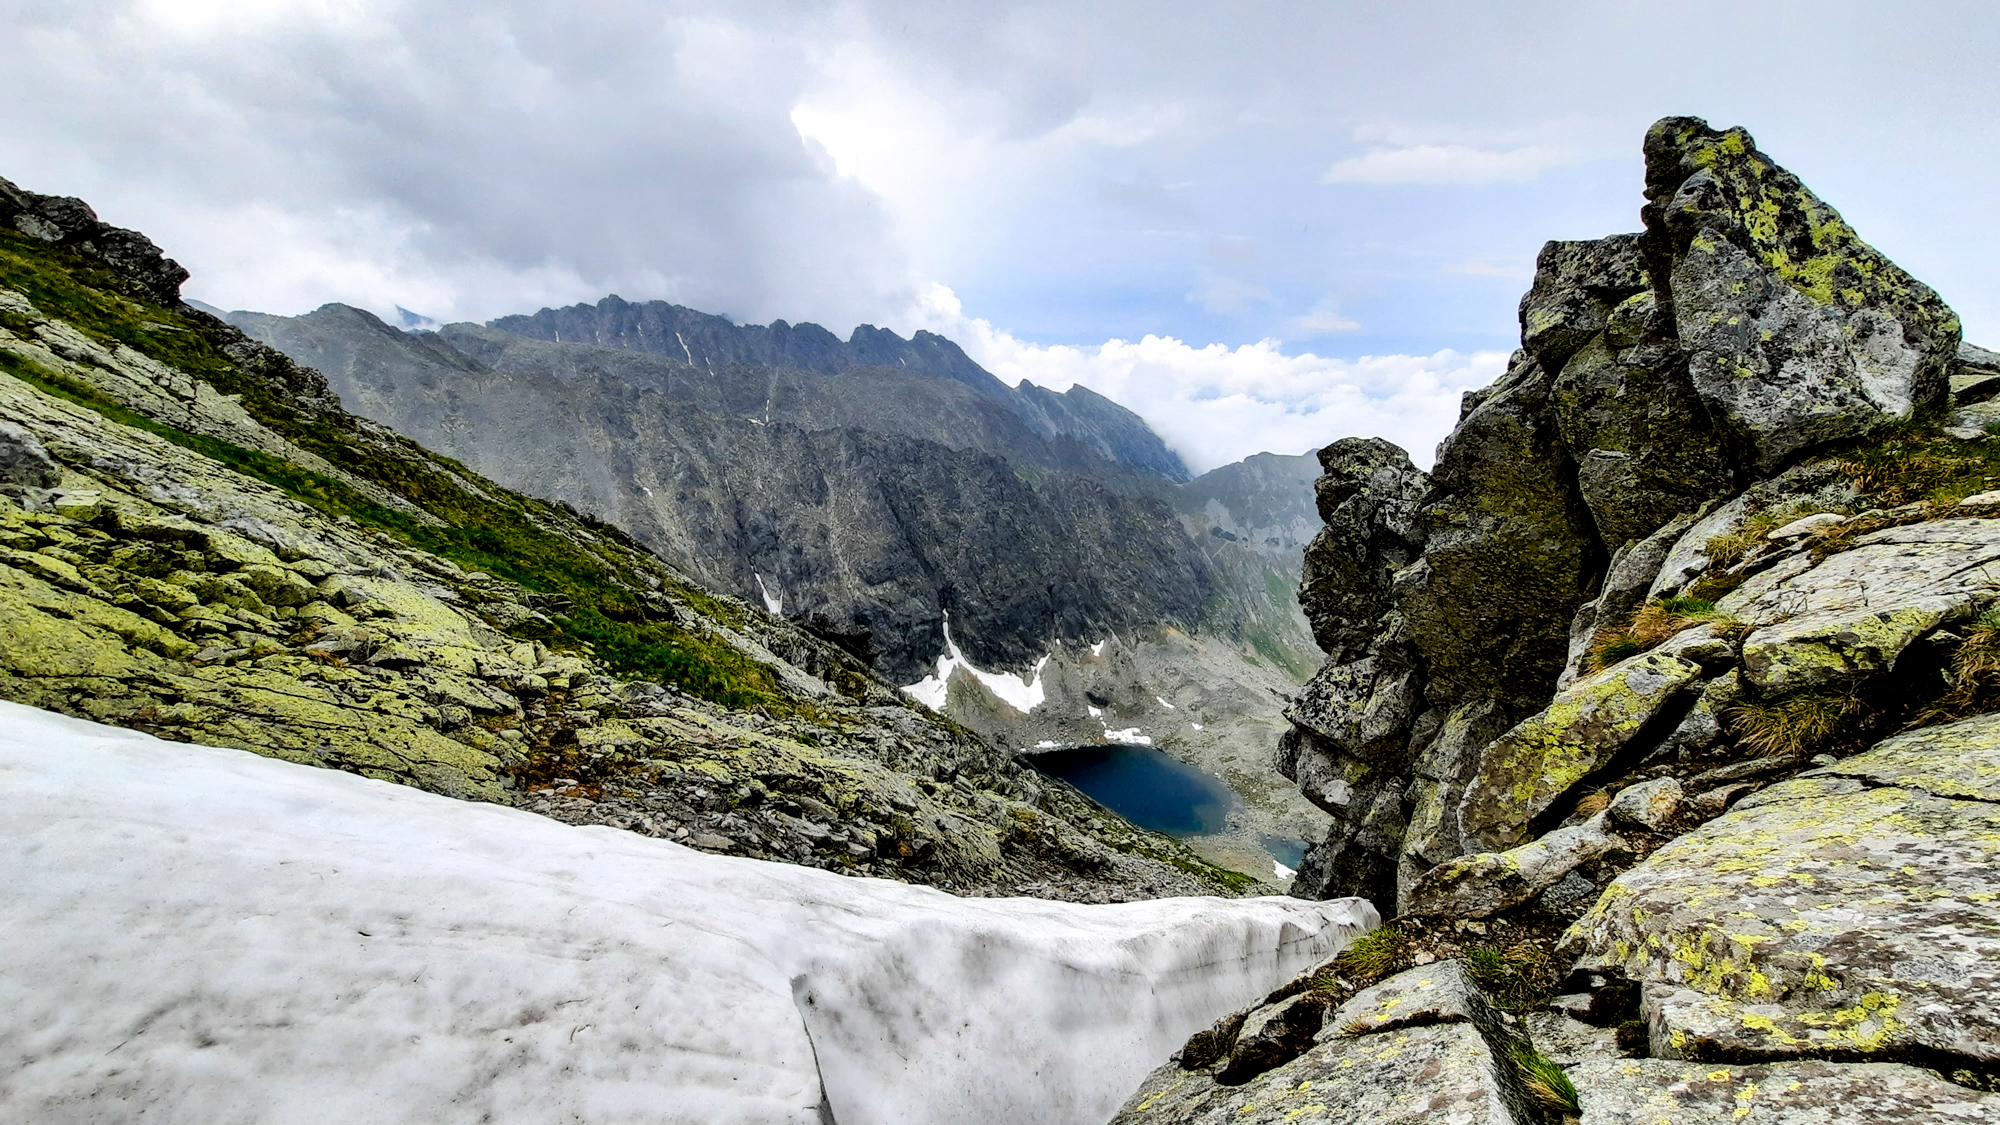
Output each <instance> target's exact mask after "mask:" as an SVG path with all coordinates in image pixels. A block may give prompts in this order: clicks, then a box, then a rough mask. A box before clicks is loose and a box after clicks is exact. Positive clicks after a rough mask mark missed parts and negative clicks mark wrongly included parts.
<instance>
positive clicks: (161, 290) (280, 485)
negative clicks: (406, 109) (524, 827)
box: [0, 183, 1248, 898]
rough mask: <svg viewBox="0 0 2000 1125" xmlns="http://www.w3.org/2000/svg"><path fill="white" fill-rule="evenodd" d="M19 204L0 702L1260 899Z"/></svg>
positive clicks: (750, 843) (439, 778)
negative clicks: (362, 413) (397, 424)
mask: <svg viewBox="0 0 2000 1125" xmlns="http://www.w3.org/2000/svg"><path fill="white" fill-rule="evenodd" d="M0 200H5V201H6V202H5V203H4V208H6V209H11V210H4V211H0V214H4V217H6V218H7V219H8V221H9V226H8V227H0V696H4V697H6V698H8V699H11V700H14V701H17V702H23V703H29V704H32V705H34V706H37V707H41V708H45V709H48V710H54V711H61V712H65V713H68V714H74V715H81V716H87V717H90V718H93V719H96V720H99V721H105V722H112V723H116V724H120V725H125V726H130V727H134V728H137V729H140V730H144V731H148V732H151V733H155V734H158V735H160V736H162V737H165V738H170V739H175V740H180V741H191V742H203V743H206V744H210V745H221V746H231V747H237V748H240V749H243V750H248V751H253V752H256V753H260V754H267V755H271V756H274V757H280V758H285V759H288V760H291V761H295V762H301V763H306V764H312V765H319V766H327V767H331V768H336V769H342V770H347V771H351V772H357V773H361V774H364V775H366V776H369V777H373V778H377V779H379V780H384V781H392V782H397V783H401V784H407V785H415V786H420V787H422V788H426V789H430V790H433V791H436V792H439V793H443V794H446V795H449V796H453V797H462V798H468V799H475V800H483V801H488V802H498V803H506V804H515V805H520V806H524V807H526V808H529V809H531V810H533V811H537V812H542V813H546V814H548V815H550V816H554V817H557V818H559V819H563V820H568V821H574V822H588V823H600V824H610V825H613V826H615V827H618V828H623V829H629V830H631V831H635V832H639V833H642V834H644V835H648V836H664V837H671V838H675V839H679V840H682V841H684V842H687V843H689V844H691V845H693V846H695V847H697V848H701V849H705V850H710V851H718V852H730V853H734V854H739V855H750V856H756V857H765V858H777V859H784V860H789V861H792V862H795V863H801V864H807V865H811V866H818V867H826V868H833V869H838V870H843V871H853V872H863V873H871V874H877V875H884V876H890V877H895V878H899V879H903V880H906V881H911V882H925V883H932V884H938V885H945V886H953V887H959V888H962V889H968V890H970V889H988V890H998V891H1006V892H1010V893H1012V892H1017V891H1020V890H1021V889H1023V888H1024V887H1025V888H1028V889H1031V890H1038V891H1040V892H1041V893H1044V894H1055V895H1071V896H1082V897H1095V898H1106V897H1110V898H1124V897H1132V896H1149V895H1152V894H1156V893H1159V892H1161V891H1168V890H1178V891H1192V890H1197V889H1202V888H1212V889H1229V888H1239V887H1241V886H1243V885H1244V884H1246V883H1247V882H1248V880H1246V879H1244V878H1242V877H1240V876H1237V875H1234V874H1231V873H1227V872H1223V871H1220V870H1217V869H1215V868H1213V867H1211V866H1210V865H1208V864H1206V863H1204V862H1203V861H1201V860H1200V859H1199V858H1198V857H1196V856H1194V855H1193V854H1192V853H1190V852H1188V851H1186V850H1185V849H1184V848H1182V847H1180V846H1179V845H1177V844H1175V843H1174V842H1173V841H1171V840H1168V839H1166V838H1165V837H1159V836H1154V835H1151V834H1148V833H1141V832H1137V831H1136V830H1134V829H1132V828H1131V827H1130V826H1129V825H1125V824H1123V823H1122V822H1120V821H1118V820H1117V818H1115V817H1111V816H1107V815H1105V814H1104V813H1103V810H1101V809H1099V808H1097V807H1095V806H1093V805H1091V804H1089V803H1088V802H1087V801H1086V800H1085V799H1084V798H1083V797H1082V796H1081V794H1078V793H1076V792H1075V791H1074V790H1071V789H1069V788H1068V787H1067V786H1063V785H1061V784H1059V783H1056V782H1052V781H1050V780H1048V779H1043V778H1038V777H1037V776H1036V775H1035V774H1034V773H1033V772H1032V771H1031V770H1028V769H1027V768H1025V767H1023V766H1021V765H1019V764H1018V763H1016V762H1014V761H1013V760H1012V758H1011V757H1010V756H1009V755H1008V754H1007V753H1005V752H1004V751H1000V750H996V749H995V748H993V747H991V746H990V745H987V744H985V743H983V742H981V741H980V740H979V739H977V738H975V737H973V736H971V735H970V734H968V733H967V732H966V731H965V730H964V729H963V728H959V727H956V726H953V725H952V724H949V723H947V722H943V721H941V720H940V719H938V718H937V717H936V716H935V715H932V714H931V713H929V712H927V711H925V710H923V709H921V708H918V707H916V706H915V705H913V704H910V703H909V702H908V701H907V700H905V699H903V698H902V697H901V696H900V695H899V693H897V692H896V691H895V690H894V689H893V687H891V685H889V684H887V683H885V682H884V681H882V680H880V679H879V678H877V677H876V676H875V675H874V674H873V673H872V672H871V671H870V669H869V668H868V667H867V665H866V664H865V663H863V662H862V661H861V660H859V659H858V658H856V657H855V656H854V655H852V654H851V653H848V652H846V651H844V650H843V649H842V648H841V647H839V646H837V645H834V644H830V643H828V642H826V641H825V640H823V639H822V638H820V637H817V636H815V635H814V634H813V633H811V632H809V631H807V630H805V629H802V628H800V627H799V626H798V625H796V624H795V623H793V622H791V621H789V620H787V619H785V618H784V617H782V616H781V615H777V614H773V613H769V612H766V611H765V610H764V609H762V608H759V607H757V606H754V605H750V604H745V603H743V602H740V601H737V600H735V599H733V598H727V597H719V596H716V595H714V594H711V593H710V592H708V591H707V590H705V589H703V588H702V587H701V586H699V585H698V584H697V583H695V582H693V581H691V580H690V579H689V578H688V577H687V576H686V575H685V574H684V573H683V572H681V571H678V570H676V569H675V568H674V567H673V566H671V565H669V564H668V563H667V562H666V561H665V560H663V559H661V558H660V557H659V556H657V555H656V554H654V553H652V552H650V551H648V550H647V549H646V548H644V547H643V546H641V545H640V544H639V543H638V542H636V541H635V540H633V539H632V538H631V537H629V536H627V535H626V534H624V533H623V532H621V531H619V530H618V529H617V528H615V527H612V526H610V525H607V524H605V523H603V522H601V521H598V520H594V519H590V518H586V517H583V516H581V515H579V514H578V513H577V512H576V511H575V510H574V509H573V508H569V507H565V506H562V505H560V504H557V503H552V502H549V501H544V500H539V499H535V498H533V497H529V496H525V495H522V494H520V493H516V492H512V491H510V490H508V489H507V488H505V487H503V486H502V485H500V484H497V483H495V482H493V481H491V480H488V479H485V478H482V477H480V476H478V475H477V474H476V473H474V472H473V471H472V470H469V469H468V468H466V466H465V465H463V464H462V463H459V462H456V461H453V460H451V459H449V458H447V457H443V456H440V455H438V454H435V453H432V452H429V451H428V450H425V449H424V448H422V447H420V446H418V445H416V444H415V443H413V442H411V441H409V440H408V439H407V438H404V437H402V436H399V435H397V434H395V433H393V432H391V431H389V430H387V429H385V428H383V427H382V426H380V425H377V424H375V423H373V422H369V421H366V420H364V419H361V418H358V417H356V416H354V415H351V414H348V413H347V412H346V411H344V410H342V409H341V407H340V405H339V400H338V399H337V398H336V397H335V395H334V394H333V393H332V391H331V390H330V389H329V387H328V385H327V381H326V379H325V378H323V377H322V376H321V374H320V373H319V372H317V371H315V370H313V369H311V368H309V367H304V366H301V365H299V364H297V363H295V362H293V361H292V360H290V359H288V358H287V357H285V356H284V355H283V354H281V353H279V352H278V351H276V350H274V349H272V348H269V347H267V346H265V345H263V344H260V343H258V342H256V341H254V340H252V339H250V338H248V337H247V336H245V335H244V334H243V333H241V332H239V331H237V330H236V329H234V328H231V327H229V326H228V325H226V324H224V323H222V322H221V321H219V320H216V319H215V318H213V317H211V316H209V315H207V314H204V313H201V312H199V311H196V310H194V309H192V308H190V307H188V306H186V305H184V304H182V303H181V302H180V300H179V298H178V296H177V294H176V292H175V288H176V287H177V285H178V282H179V279H180V277H181V276H182V274H181V273H180V271H179V270H178V267H174V266H173V265H172V263H171V262H168V261H166V260H165V259H163V258H161V257H160V255H159V252H158V250H157V249H156V248H153V247H152V245H151V243H149V242H147V241H146V240H145V239H144V238H143V237H142V236H139V235H136V234H132V233H131V232H120V231H114V230H110V229H109V228H105V227H104V226H103V225H102V224H101V223H98V221H97V220H96V218H95V216H94V215H92V214H91V212H90V210H89V208H88V207H86V206H84V205H83V204H81V203H79V202H77V201H74V200H50V199H48V198H46V197H41V196H33V195H31V194H30V193H26V192H21V191H19V190H18V189H15V188H13V187H12V185H7V184H4V183H0ZM419 342H421V341H419ZM447 358H448V357H447ZM1008 479H1009V480H1012V479H1013V478H1011V476H1010V477H1009V478H1008ZM1163 518H1168V517H1163Z"/></svg>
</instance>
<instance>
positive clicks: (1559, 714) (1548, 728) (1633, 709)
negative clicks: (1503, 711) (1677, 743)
mask: <svg viewBox="0 0 2000 1125" xmlns="http://www.w3.org/2000/svg"><path fill="white" fill-rule="evenodd" d="M1701 676H1702V667H1701V665H1700V664H1698V663H1696V662H1695V661H1692V660H1687V659H1683V658H1682V657H1679V656H1676V655H1673V654H1671V653H1663V652H1649V653H1643V654H1641V655H1638V656H1635V657H1632V658H1631V659H1629V660H1626V661H1624V662H1623V663H1620V664H1616V665H1613V666H1612V667H1610V668H1606V669H1605V670H1603V671H1602V672H1599V673H1597V674H1596V675H1593V676H1590V677H1588V678H1586V679H1584V680H1581V681H1579V682H1578V683H1577V684H1576V685H1575V686H1573V687H1571V688H1570V689H1569V690H1567V691H1565V692H1563V693H1562V694H1560V695H1558V696H1556V698H1555V699H1554V701H1553V702H1551V703H1550V704H1549V706H1548V707H1547V708H1545V709H1543V710H1542V711H1540V712H1537V713H1536V714H1535V715H1533V716H1531V717H1530V718H1527V719H1525V720H1523V721H1522V722H1521V723H1520V724H1518V725H1517V726H1515V727H1514V728H1513V729H1512V730H1509V731H1508V732H1507V733H1506V734H1504V735H1501V736H1500V737H1499V738H1497V739H1495V740H1494V741H1493V742H1492V743H1491V744H1490V745H1488V746H1487V747H1486V748H1485V749H1484V750H1483V751H1481V753H1480V759H1479V769H1478V772H1477V774H1476V776H1475V777H1474V780H1473V782H1472V784H1471V786H1470V787H1468V788H1467V790H1466V793H1465V800H1464V804H1463V806H1462V807H1461V809H1460V811H1459V817H1460V823H1461V826H1462V829H1463V831H1464V833H1465V837H1466V840H1467V841H1468V842H1474V841H1476V842H1477V843H1479V844H1482V845H1485V846H1486V847H1488V848H1492V847H1511V846H1513V845H1515V844H1519V843H1522V842H1523V841H1525V840H1526V839H1528V838H1529V837H1530V836H1531V835H1532V834H1533V829H1534V826H1535V825H1536V823H1537V821H1538V820H1539V819H1540V818H1541V817H1542V816H1543V814H1545V813H1547V812H1548V811H1549V810H1550V809H1551V808H1555V807H1557V805H1558V802H1560V801H1562V800H1563V799H1564V798H1565V797H1569V796H1572V795H1573V794H1574V792H1575V790H1576V788H1577V786H1578V785H1579V784H1581V783H1583V782H1584V781H1585V780H1586V779H1587V778H1590V777H1591V776H1592V775H1593V774H1595V773H1596V772H1597V771H1598V770H1599V769H1600V768H1601V767H1603V766H1605V765H1607V764H1609V763H1610V762H1611V761H1612V760H1613V759H1614V758H1615V757H1616V756H1617V755H1618V754H1619V752H1620V751H1622V750H1624V749H1625V748H1626V747H1627V746H1628V745H1630V744H1631V743H1632V742H1633V741H1634V740H1635V739H1637V738H1639V737H1640V735H1641V733H1642V732H1645V731H1647V730H1649V728H1650V729H1652V730H1654V731H1656V732H1657V733H1659V734H1662V735H1663V734H1665V733H1666V731H1667V730H1671V729H1672V725H1673V724H1674V723H1678V721H1679V717H1678V716H1671V722H1670V723H1669V724H1668V725H1667V726H1666V727H1665V728H1664V729H1662V728H1661V726H1660V719H1661V717H1662V716H1663V715H1670V710H1669V709H1670V708H1671V706H1672V705H1673V704H1674V702H1675V701H1676V700H1677V699H1681V698H1684V689H1686V688H1687V687H1688V686H1689V685H1690V684H1693V683H1695V682H1696V681H1697V680H1699V679H1700V678H1701Z"/></svg>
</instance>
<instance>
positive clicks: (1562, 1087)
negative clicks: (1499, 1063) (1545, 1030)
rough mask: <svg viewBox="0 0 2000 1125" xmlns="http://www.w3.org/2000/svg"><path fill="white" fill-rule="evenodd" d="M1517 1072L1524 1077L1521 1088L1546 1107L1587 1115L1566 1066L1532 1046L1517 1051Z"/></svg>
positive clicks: (1566, 1114) (1573, 1114)
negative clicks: (1563, 1066) (1565, 1071)
mask: <svg viewBox="0 0 2000 1125" xmlns="http://www.w3.org/2000/svg"><path fill="white" fill-rule="evenodd" d="M1514 1073H1515V1074H1516V1075H1518V1076H1519V1077H1520V1080H1521V1089H1522V1090H1524V1091H1526V1093H1527V1095H1528V1096H1529V1097H1530V1098H1533V1099H1534V1101H1535V1103H1536V1104H1537V1105H1539V1106H1541V1107H1542V1108H1543V1109H1544V1110H1548V1111H1551V1112H1554V1113H1559V1114H1562V1115H1563V1116H1564V1117H1569V1118H1580V1117H1582V1116H1583V1106H1582V1105H1581V1103H1580V1102H1579V1100H1578V1097H1577V1092H1576V1084H1575V1083H1574V1082H1571V1081H1570V1080H1569V1075H1568V1074H1566V1073H1564V1072H1563V1068H1562V1067H1560V1066H1557V1065H1556V1064H1555V1063H1554V1062H1553V1061H1552V1060H1550V1059H1549V1058H1548V1057H1547V1056H1545V1055H1543V1054H1542V1053H1541V1052H1540V1051H1537V1050H1535V1049H1534V1048H1533V1047H1528V1046H1523V1047H1521V1048H1520V1049H1519V1050H1517V1051H1515V1052H1514Z"/></svg>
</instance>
